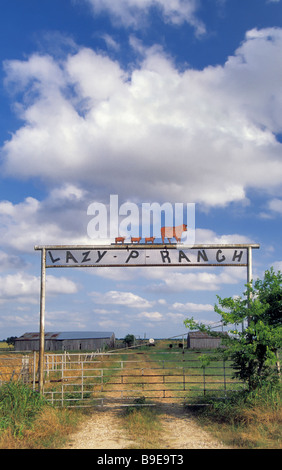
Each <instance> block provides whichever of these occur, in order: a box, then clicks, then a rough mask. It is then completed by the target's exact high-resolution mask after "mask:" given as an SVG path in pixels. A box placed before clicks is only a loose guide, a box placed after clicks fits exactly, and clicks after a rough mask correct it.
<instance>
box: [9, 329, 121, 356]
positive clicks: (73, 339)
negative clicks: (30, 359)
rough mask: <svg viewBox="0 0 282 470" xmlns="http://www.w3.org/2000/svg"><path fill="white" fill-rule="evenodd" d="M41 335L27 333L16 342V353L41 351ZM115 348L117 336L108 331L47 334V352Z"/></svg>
mask: <svg viewBox="0 0 282 470" xmlns="http://www.w3.org/2000/svg"><path fill="white" fill-rule="evenodd" d="M39 339H40V336H39V333H25V334H24V335H22V336H20V337H19V338H17V339H16V341H15V350H16V351H39ZM104 346H109V347H110V348H113V347H114V346H115V334H114V333H113V332H108V331H65V332H54V333H45V351H96V350H97V349H100V348H103V347H104Z"/></svg>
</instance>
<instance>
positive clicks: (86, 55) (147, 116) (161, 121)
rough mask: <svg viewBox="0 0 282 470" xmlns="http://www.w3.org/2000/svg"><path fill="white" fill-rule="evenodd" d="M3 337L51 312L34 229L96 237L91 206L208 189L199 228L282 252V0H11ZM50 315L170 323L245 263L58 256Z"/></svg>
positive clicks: (116, 325) (0, 96)
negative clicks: (161, 264) (151, 264)
mask: <svg viewBox="0 0 282 470" xmlns="http://www.w3.org/2000/svg"><path fill="white" fill-rule="evenodd" d="M0 62H1V68H0V236H1V247H0V338H6V337H8V336H14V335H16V336H20V335H21V334H23V333H24V332H27V331H37V330H38V327H39V282H40V256H39V253H38V252H36V251H34V245H42V244H76V243H78V244H91V243H94V242H95V240H94V241H93V240H91V239H90V238H89V237H88V234H87V225H88V223H89V216H88V215H87V208H88V206H89V204H91V203H92V202H95V201H97V202H103V203H105V204H108V202H109V198H110V195H113V194H117V195H118V196H119V201H120V204H122V203H123V202H126V201H132V202H135V203H137V204H142V203H143V202H151V203H153V202H158V203H160V204H161V203H163V202H170V203H171V204H174V203H175V202H182V203H184V204H186V203H195V204H196V243H230V242H232V243H251V242H252V243H259V244H260V246H261V247H260V249H259V250H255V251H254V253H253V272H254V278H257V277H260V278H261V277H262V276H263V273H264V271H265V270H266V269H269V268H270V267H271V266H274V268H275V269H276V270H278V269H280V270H281V268H282V250H281V217H282V154H281V145H282V111H281V109H282V106H281V105H282V2H281V1H280V0H275V1H274V0H272V1H271V0H201V1H200V0H143V1H140V0H115V1H113V0H59V1H58V0H40V1H38V0H2V1H1V15H0ZM47 274H48V276H47V302H46V330H47V331H67V330H79V329H81V330H100V331H102V330H108V331H114V332H115V333H116V336H117V337H124V336H125V335H126V334H128V333H130V334H135V335H140V336H141V337H143V336H144V334H146V337H147V338H148V337H155V338H157V337H169V336H174V335H178V334H181V333H183V332H185V328H184V326H183V320H184V319H185V318H187V317H190V316H193V317H194V318H195V319H198V320H200V321H202V322H206V323H210V322H216V321H217V320H218V316H217V315H216V314H215V313H214V311H213V306H214V304H215V302H216V300H217V299H216V295H220V296H221V297H225V296H232V295H239V294H241V293H242V292H243V290H244V284H245V282H246V270H245V268H216V269H213V268H203V269H201V268H194V269H193V268H189V269H188V268H187V269H182V270H177V269H174V268H172V269H168V268H166V269H165V270H164V269H159V268H156V269H155V268H151V269H142V268H138V269H137V268H136V269H135V268H134V269H132V270H130V269H128V268H127V269H121V268H115V269H112V270H109V269H99V270H96V271H95V270H92V269H85V270H84V271H83V270H80V269H77V270H69V269H66V270H64V269H61V270H48V272H47Z"/></svg>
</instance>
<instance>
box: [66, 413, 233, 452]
mask: <svg viewBox="0 0 282 470" xmlns="http://www.w3.org/2000/svg"><path fill="white" fill-rule="evenodd" d="M159 419H160V421H161V424H162V427H163V433H162V435H161V437H160V441H159V445H158V448H159V449H226V448H227V447H226V446H224V445H223V444H222V443H221V442H219V441H217V440H216V439H215V438H214V437H213V436H211V435H209V434H208V433H207V432H206V431H204V430H203V429H202V428H201V427H200V426H199V425H198V424H197V422H196V419H195V418H194V417H192V416H191V414H190V413H189V411H185V410H184V409H183V407H181V406H176V405H175V406H166V407H161V408H160V414H159ZM135 448H140V447H139V446H138V443H137V442H134V441H133V440H131V438H130V435H127V433H126V431H125V429H124V427H123V424H122V416H121V411H120V410H119V409H104V410H103V409H102V410H100V411H98V410H96V411H94V412H93V414H92V415H91V417H90V418H88V419H87V421H85V422H84V423H83V425H82V426H81V429H80V430H78V431H77V432H76V433H75V434H73V435H71V436H70V438H69V442H68V443H67V444H66V445H65V447H64V449H135Z"/></svg>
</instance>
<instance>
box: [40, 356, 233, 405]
mask: <svg viewBox="0 0 282 470" xmlns="http://www.w3.org/2000/svg"><path fill="white" fill-rule="evenodd" d="M139 354H140V356H139V357H138V353H136V352H135V353H134V354H132V355H131V354H120V353H119V354H115V353H114V354H113V353H108V354H105V353H103V354H98V353H92V354H86V353H85V354H70V353H63V354H46V355H45V365H44V376H45V380H44V391H43V393H44V396H45V397H46V398H47V400H48V401H50V402H51V403H52V404H54V405H59V406H66V407H89V406H107V405H108V406H109V405H111V406H125V405H138V404H146V405H152V404H157V403H170V404H173V403H183V404H184V403H185V404H187V405H189V404H206V403H208V401H209V399H211V398H218V399H224V398H227V397H228V395H229V394H230V392H233V391H236V390H239V389H242V383H239V382H236V381H234V380H233V379H232V377H231V376H232V370H231V367H230V364H229V363H228V362H225V361H219V362H218V361H216V362H215V361H214V362H211V363H210V364H209V365H208V366H205V367H203V366H201V365H200V364H199V360H198V359H197V358H195V354H194V355H193V354H189V353H185V354H182V353H174V354H173V357H172V354H170V355H169V359H163V358H162V359H159V358H157V354H156V358H154V355H153V354H152V353H151V354H150V356H149V358H148V357H146V356H144V357H143V356H142V353H139Z"/></svg>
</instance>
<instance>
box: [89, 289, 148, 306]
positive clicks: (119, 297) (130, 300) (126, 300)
mask: <svg viewBox="0 0 282 470" xmlns="http://www.w3.org/2000/svg"><path fill="white" fill-rule="evenodd" d="M90 295H91V297H92V298H93V300H94V301H95V303H97V304H105V305H107V304H112V305H123V306H124V307H129V308H150V307H152V305H153V302H150V301H149V300H147V299H145V298H143V297H140V296H139V295H136V294H133V293H132V292H120V291H114V290H112V291H108V292H105V293H104V294H102V293H98V292H92V293H91V294H90Z"/></svg>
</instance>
